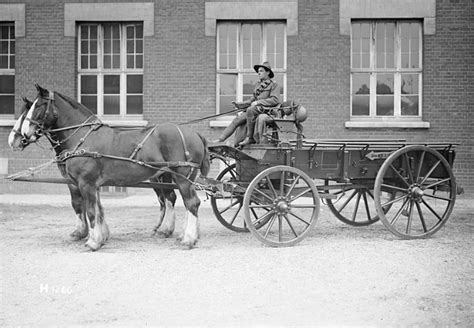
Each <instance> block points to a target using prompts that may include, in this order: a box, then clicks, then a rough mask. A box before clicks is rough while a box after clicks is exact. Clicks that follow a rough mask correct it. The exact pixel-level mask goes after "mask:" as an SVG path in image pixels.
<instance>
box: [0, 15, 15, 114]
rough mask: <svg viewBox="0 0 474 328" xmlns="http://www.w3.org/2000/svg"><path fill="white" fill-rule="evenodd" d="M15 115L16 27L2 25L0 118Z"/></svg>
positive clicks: (0, 41) (0, 30)
mask: <svg viewBox="0 0 474 328" xmlns="http://www.w3.org/2000/svg"><path fill="white" fill-rule="evenodd" d="M14 113H15V26H14V24H13V23H0V116H10V117H11V116H12V115H14Z"/></svg>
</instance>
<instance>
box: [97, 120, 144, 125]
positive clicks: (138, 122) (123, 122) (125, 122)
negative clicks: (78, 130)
mask: <svg viewBox="0 0 474 328" xmlns="http://www.w3.org/2000/svg"><path fill="white" fill-rule="evenodd" d="M101 121H102V122H103V123H105V124H108V125H110V126H112V127H113V126H131V127H133V126H147V125H148V121H145V120H104V119H101Z"/></svg>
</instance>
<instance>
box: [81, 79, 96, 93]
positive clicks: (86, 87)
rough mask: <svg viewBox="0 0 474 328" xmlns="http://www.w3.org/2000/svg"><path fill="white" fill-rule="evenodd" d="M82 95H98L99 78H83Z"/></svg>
mask: <svg viewBox="0 0 474 328" xmlns="http://www.w3.org/2000/svg"><path fill="white" fill-rule="evenodd" d="M81 94H93V95H95V94H97V76H95V75H82V76H81Z"/></svg>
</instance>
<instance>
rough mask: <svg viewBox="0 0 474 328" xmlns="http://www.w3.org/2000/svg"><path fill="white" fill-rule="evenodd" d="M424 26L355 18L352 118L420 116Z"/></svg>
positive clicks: (353, 33) (352, 60) (409, 117)
mask: <svg viewBox="0 0 474 328" xmlns="http://www.w3.org/2000/svg"><path fill="white" fill-rule="evenodd" d="M421 27H422V24H421V22H419V21H388V20H383V21H352V24H351V54H352V56H351V57H352V58H351V119H356V120H357V119H367V118H370V119H398V120H400V119H406V120H413V119H421V108H422V107H421V99H422V98H421V96H422V95H421V90H422V28H421Z"/></svg>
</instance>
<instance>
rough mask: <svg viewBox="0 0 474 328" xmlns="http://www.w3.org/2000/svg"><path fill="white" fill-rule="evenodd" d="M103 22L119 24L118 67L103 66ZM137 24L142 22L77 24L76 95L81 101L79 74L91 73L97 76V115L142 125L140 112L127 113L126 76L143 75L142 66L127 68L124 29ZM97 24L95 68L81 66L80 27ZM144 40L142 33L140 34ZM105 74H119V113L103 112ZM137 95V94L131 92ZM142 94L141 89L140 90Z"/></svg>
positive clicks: (111, 119)
mask: <svg viewBox="0 0 474 328" xmlns="http://www.w3.org/2000/svg"><path fill="white" fill-rule="evenodd" d="M105 24H119V33H120V68H104V63H103V56H104V49H103V45H104V25H105ZM137 24H142V25H143V23H141V22H135V23H128V22H127V23H121V22H100V23H83V24H78V28H77V40H78V45H77V49H78V51H77V63H78V64H77V65H78V74H77V79H78V90H77V97H78V99H79V101H81V76H83V75H92V76H97V115H98V116H99V117H101V118H104V119H106V120H110V121H112V122H113V121H117V120H118V121H120V122H122V121H123V120H127V121H130V124H131V125H144V124H146V122H144V121H143V113H142V114H127V113H126V110H127V108H126V107H127V76H128V75H133V74H136V75H142V76H143V75H144V68H138V69H137V68H133V69H131V68H127V43H126V42H127V37H126V30H127V27H128V26H136V25H137ZM87 25H88V26H90V25H95V26H97V37H98V51H97V68H93V69H90V68H87V69H83V68H81V53H82V51H81V27H82V26H87ZM142 40H143V41H144V35H143V36H142ZM144 52H145V51H144V45H143V66H144V61H145V54H144ZM105 75H119V76H120V114H118V115H111V114H104V76H105ZM133 95H137V94H133ZM142 96H143V90H142Z"/></svg>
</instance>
